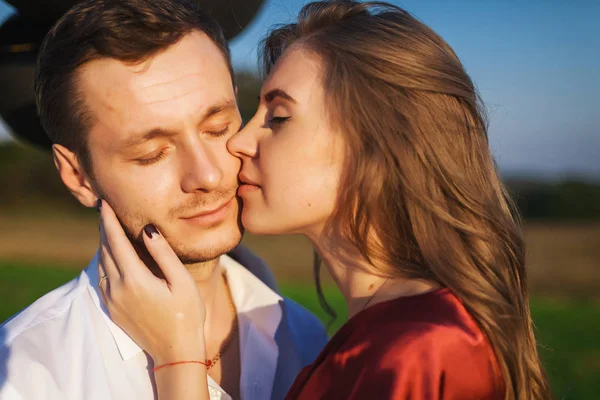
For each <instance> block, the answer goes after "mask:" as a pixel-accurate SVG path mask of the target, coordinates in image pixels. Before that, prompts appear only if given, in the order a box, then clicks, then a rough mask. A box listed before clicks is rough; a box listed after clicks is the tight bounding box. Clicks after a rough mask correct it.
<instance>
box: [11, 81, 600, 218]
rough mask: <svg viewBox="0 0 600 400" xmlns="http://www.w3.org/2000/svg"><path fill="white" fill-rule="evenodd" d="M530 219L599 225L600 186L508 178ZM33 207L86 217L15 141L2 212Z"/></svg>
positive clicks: (38, 155)
mask: <svg viewBox="0 0 600 400" xmlns="http://www.w3.org/2000/svg"><path fill="white" fill-rule="evenodd" d="M236 83H237V85H238V104H239V107H240V112H241V114H242V118H243V119H244V121H245V122H247V121H248V120H249V119H250V118H251V117H252V115H253V114H254V112H255V111H256V108H257V106H258V95H259V93H260V84H261V82H260V80H259V79H258V78H257V77H256V76H255V75H254V74H253V73H251V72H247V71H242V72H240V73H238V74H237V75H236ZM505 183H506V184H507V186H508V188H509V191H510V193H511V195H512V196H513V198H514V199H515V200H516V203H517V205H518V207H519V210H520V212H521V214H522V215H523V216H524V218H525V219H526V220H592V219H593V220H600V182H590V181H584V180H577V179H569V180H563V181H548V180H545V181H544V180H536V179H523V178H518V177H515V178H506V179H505ZM32 207H36V208H43V209H45V210H47V209H65V210H66V209H68V210H69V212H74V211H75V212H77V210H79V212H86V211H85V210H84V209H83V207H81V206H80V205H79V203H78V202H77V201H76V200H75V199H74V198H73V197H72V196H71V195H70V193H69V192H68V191H67V189H66V188H65V187H64V186H63V184H62V182H61V180H60V178H59V176H58V173H57V171H56V169H55V168H54V165H53V161H52V156H51V154H50V153H49V152H46V151H43V150H39V149H36V148H33V147H31V146H28V145H24V144H19V143H15V142H5V143H0V209H4V210H13V209H20V210H26V209H30V208H32Z"/></svg>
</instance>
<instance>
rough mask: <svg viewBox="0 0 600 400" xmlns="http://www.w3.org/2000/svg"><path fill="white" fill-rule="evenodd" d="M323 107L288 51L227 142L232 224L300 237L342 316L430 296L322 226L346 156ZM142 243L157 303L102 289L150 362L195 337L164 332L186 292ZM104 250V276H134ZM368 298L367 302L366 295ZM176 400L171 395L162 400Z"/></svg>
mask: <svg viewBox="0 0 600 400" xmlns="http://www.w3.org/2000/svg"><path fill="white" fill-rule="evenodd" d="M325 100H326V94H325V93H324V89H323V83H322V69H321V64H320V60H318V59H316V58H315V57H314V56H313V55H312V54H310V53H306V52H304V51H303V50H302V48H297V49H293V48H292V49H290V50H288V51H287V52H286V53H285V54H284V55H283V56H282V57H281V58H280V59H279V60H278V61H277V64H276V65H275V67H274V68H273V70H272V71H271V74H270V75H269V77H268V78H267V80H266V81H265V83H264V86H263V88H262V90H261V95H260V105H259V108H258V111H257V113H256V115H255V116H254V117H253V118H252V120H251V121H249V122H248V124H247V125H246V126H245V127H244V128H243V129H242V130H241V131H239V132H238V133H237V134H235V135H234V136H232V137H231V138H230V139H229V141H228V143H227V147H228V149H229V151H230V152H231V153H232V154H233V155H235V156H237V157H239V158H240V159H241V160H242V168H241V170H240V174H239V179H240V182H241V185H240V187H239V189H238V194H239V196H240V197H241V198H242V202H243V209H242V216H241V219H242V222H243V224H244V226H245V228H246V229H248V230H249V231H251V232H253V233H257V234H291V233H299V234H304V235H306V236H307V237H308V238H309V239H310V240H311V241H312V242H313V245H314V246H315V248H316V249H317V251H318V252H319V254H320V256H321V257H322V258H323V260H324V262H325V264H326V265H327V267H328V269H329V272H330V273H331V275H332V277H333V278H334V280H335V281H336V283H337V285H338V287H339V289H340V290H341V292H342V293H343V295H344V297H345V299H346V303H347V306H348V314H349V316H353V315H355V314H356V313H358V312H359V311H361V310H362V309H363V308H364V307H365V306H366V305H367V303H368V304H369V306H372V305H374V304H377V303H380V302H382V301H386V300H390V299H393V298H396V297H399V296H410V295H414V294H418V293H423V292H426V291H429V290H432V289H435V288H436V287H437V285H436V284H435V283H433V282H426V281H420V280H415V279H402V278H394V279H389V278H387V277H382V276H381V275H379V274H377V272H376V271H375V270H374V268H373V266H372V265H370V264H369V263H368V262H367V261H366V260H364V259H363V258H362V257H361V256H360V253H359V252H358V250H357V249H356V248H355V247H353V246H352V245H351V244H350V243H349V242H348V241H347V240H344V239H343V238H342V237H341V235H339V234H336V233H334V234H333V235H328V234H326V233H327V231H326V230H325V227H326V225H327V223H328V222H329V221H330V218H331V216H332V215H333V213H334V211H335V207H336V204H337V193H338V190H339V184H340V180H341V176H342V173H343V166H344V164H345V158H346V151H345V146H344V144H345V143H344V138H343V132H340V131H339V129H337V128H336V124H334V123H332V121H331V118H330V115H329V113H328V111H329V110H328V109H327V108H326V101H325ZM102 221H103V224H105V226H107V227H109V226H110V225H112V224H115V223H116V221H114V218H111V216H110V213H107V212H103V215H102ZM109 236H111V235H109ZM114 236H118V235H114ZM121 236H122V235H121ZM146 245H147V246H148V248H149V249H150V252H151V253H152V255H153V257H154V258H155V259H163V260H164V261H162V262H158V265H159V266H160V267H161V268H162V269H163V270H165V271H169V275H170V278H169V291H168V293H167V295H166V296H165V297H166V300H164V301H160V302H159V301H154V300H153V299H151V298H148V300H146V298H147V297H144V300H143V301H144V303H143V304H138V302H139V301H140V300H139V299H136V298H135V296H133V295H132V294H131V293H127V292H126V291H123V290H118V289H117V291H113V290H112V289H111V291H110V294H108V295H107V296H108V297H109V298H108V302H107V304H108V306H109V308H112V309H113V310H118V317H119V320H120V321H121V322H122V324H127V326H128V327H129V330H128V333H129V334H131V335H132V336H133V337H137V338H139V339H140V340H143V341H144V342H146V343H158V344H155V345H151V346H152V347H153V348H152V349H148V351H149V352H150V354H152V355H153V357H157V358H158V359H169V358H172V359H185V357H187V353H188V352H189V349H194V348H195V347H197V343H199V342H201V339H199V340H196V339H194V337H193V335H192V336H191V339H187V338H188V336H190V335H181V334H179V335H178V334H177V332H170V331H165V330H164V326H165V325H166V324H168V323H169V321H172V320H173V316H174V315H177V313H178V312H180V310H181V309H182V308H183V309H185V308H186V302H185V299H189V298H191V297H193V293H191V292H190V290H189V288H186V287H185V285H184V284H180V283H178V281H180V280H183V279H182V278H184V276H185V275H186V272H185V269H183V268H181V267H180V266H179V267H178V261H176V260H172V258H170V257H168V254H169V249H168V247H165V246H162V244H161V238H157V239H153V240H146ZM113 252H114V255H115V259H116V264H117V266H116V267H115V268H114V270H115V272H114V273H113V276H115V277H118V275H119V274H123V273H125V274H127V273H134V269H135V268H134V264H135V263H133V264H132V263H130V262H126V261H125V260H127V259H129V258H130V257H131V251H114V250H113ZM307 267H309V266H307ZM117 270H119V271H117ZM109 279H110V278H109ZM144 290H146V291H151V286H150V285H143V287H139V288H137V290H136V291H142V292H143V291H144ZM117 292H118V293H117ZM375 294H377V298H372V296H374V295H375ZM369 300H372V301H370V302H369ZM147 301H150V302H151V304H150V305H148V304H146V302H147ZM144 306H145V307H149V309H152V310H154V312H153V314H152V315H146V316H139V315H135V314H133V313H132V312H131V311H130V310H134V309H138V308H142V307H144ZM190 307H192V306H190ZM188 313H189V314H192V313H193V312H192V310H189V312H188ZM207 315H208V314H207ZM196 322H197V321H187V323H188V324H189V329H187V330H185V329H184V331H193V330H194V328H193V327H194V326H196ZM205 331H206V330H205ZM184 342H185V343H184ZM160 343H178V344H179V345H182V346H183V348H184V349H186V350H185V351H181V352H179V353H176V354H173V352H172V351H165V349H163V348H162V346H160ZM281 350H282V351H285V349H281ZM190 368H191V367H190ZM167 373H168V374H169V378H170V379H171V381H169V380H167V379H163V380H161V382H159V384H158V385H159V388H170V389H174V390H182V388H187V389H189V390H194V391H200V389H202V388H203V386H202V385H203V383H202V382H199V381H198V380H197V379H192V378H190V376H188V375H187V371H186V370H183V369H182V370H179V371H178V370H177V369H173V370H171V371H169V372H167ZM183 398H185V397H181V396H180V397H178V396H176V395H173V396H165V397H164V398H163V399H162V400H165V399H168V400H174V399H177V400H180V399H183Z"/></svg>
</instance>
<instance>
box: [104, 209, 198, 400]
mask: <svg viewBox="0 0 600 400" xmlns="http://www.w3.org/2000/svg"><path fill="white" fill-rule="evenodd" d="M100 214H101V219H100V238H101V249H100V259H99V263H98V276H99V277H100V278H99V284H98V286H99V289H100V292H101V294H102V299H103V301H104V303H105V304H106V306H107V308H108V310H109V312H110V316H111V318H112V320H113V321H114V322H115V323H116V324H117V325H119V326H120V327H121V328H122V329H123V330H124V331H125V332H127V334H128V335H129V336H130V337H131V338H132V339H133V340H134V341H135V342H136V343H137V344H138V345H139V346H140V347H142V348H143V349H144V350H145V351H146V352H147V353H148V354H150V356H151V357H152V359H153V361H154V370H155V379H156V385H157V390H158V398H159V399H160V400H190V399H197V400H208V399H209V394H208V382H207V380H208V378H207V371H206V348H205V344H204V343H205V342H204V320H205V317H206V310H205V308H204V303H203V302H202V298H201V297H200V294H199V293H198V289H197V288H196V284H195V282H194V279H193V278H192V276H191V275H190V274H189V273H188V271H187V270H186V268H185V266H184V265H183V264H182V263H181V262H180V261H179V258H178V257H177V255H176V254H175V253H174V252H173V250H172V249H171V247H170V246H169V244H168V243H167V241H166V240H165V239H164V238H163V236H162V235H161V234H160V232H158V231H157V230H156V229H155V228H154V227H151V226H148V227H146V228H145V229H144V232H145V233H144V235H143V237H144V243H145V244H146V247H147V249H148V252H149V253H150V255H151V256H152V258H153V259H154V261H155V262H156V264H157V265H158V267H159V268H160V269H161V271H162V272H163V274H164V279H160V278H157V277H156V276H154V274H152V272H150V270H149V269H148V267H147V266H146V265H145V264H144V263H143V262H142V261H141V260H140V258H139V257H138V255H137V253H136V251H135V249H134V248H133V245H132V244H131V242H130V241H129V239H128V238H127V236H126V235H125V232H124V231H123V228H122V227H121V224H120V223H119V221H118V219H117V217H116V215H115V214H114V212H113V210H112V208H111V207H110V206H109V205H108V203H106V202H105V201H102V203H101V206H100Z"/></svg>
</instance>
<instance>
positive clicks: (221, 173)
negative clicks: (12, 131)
mask: <svg viewBox="0 0 600 400" xmlns="http://www.w3.org/2000/svg"><path fill="white" fill-rule="evenodd" d="M232 81H233V74H232V68H231V62H230V58H229V51H228V48H227V43H226V41H225V39H224V37H223V34H222V32H221V30H220V29H219V27H218V26H217V25H216V24H215V23H214V22H213V21H212V20H210V19H209V18H208V17H207V16H206V15H204V14H202V13H201V12H199V11H198V10H197V8H196V6H195V5H194V4H193V3H191V2H187V1H185V0H177V1H174V0H87V1H84V2H83V3H80V4H79V5H77V6H75V7H74V8H73V9H71V10H70V11H69V12H68V13H67V14H66V15H65V16H64V17H63V18H62V19H61V20H60V21H58V23H57V24H56V25H55V26H54V27H53V29H52V30H51V31H50V32H49V34H48V36H47V37H46V40H45V41H44V44H43V46H42V48H41V50H40V56H39V61H38V69H37V74H36V82H35V91H36V99H37V103H38V110H39V114H40V117H41V120H42V124H43V125H44V128H45V130H46V132H47V134H48V136H49V137H50V138H51V139H52V141H53V143H54V146H53V151H54V161H55V164H56V167H57V168H58V171H59V174H60V176H61V178H62V180H63V182H64V184H65V185H66V186H67V188H68V189H69V190H70V191H71V192H72V193H73V195H74V196H75V197H76V198H77V199H78V200H79V201H80V202H81V204H83V205H84V206H87V207H94V206H95V205H96V203H97V201H98V199H99V198H103V199H105V200H106V201H107V202H108V203H109V204H110V205H111V206H112V207H113V209H114V210H115V212H116V213H117V215H118V217H119V219H120V221H121V223H122V225H123V227H124V229H125V231H126V232H127V234H128V236H129V238H130V239H131V241H132V242H133V243H134V245H135V246H136V248H137V249H138V251H139V252H140V254H141V255H143V254H144V248H143V244H142V243H143V242H142V239H141V235H142V230H143V227H144V226H146V225H147V224H149V223H152V224H154V225H155V226H156V227H157V228H158V229H159V230H160V232H161V233H162V234H163V235H164V237H165V238H166V239H167V240H168V241H169V243H170V245H171V246H172V248H173V249H174V250H175V251H176V253H177V255H178V256H179V258H180V259H181V260H182V261H183V262H184V263H185V264H186V266H187V267H188V270H189V271H190V272H191V273H192V275H193V276H194V278H195V281H196V283H197V286H198V290H199V291H200V293H201V294H202V297H203V300H204V303H205V304H206V309H207V317H206V346H207V355H208V357H209V359H211V360H212V361H213V365H212V366H211V368H210V369H209V370H208V374H209V384H210V387H211V388H210V393H211V396H212V397H213V398H215V399H225V398H229V396H231V397H233V398H242V399H268V398H274V399H280V398H283V397H284V395H285V393H286V392H287V389H288V388H289V386H290V385H291V384H292V382H293V379H294V378H295V376H296V374H297V373H298V372H299V370H300V369H301V368H302V367H303V366H304V365H306V364H308V363H310V362H312V361H313V360H314V358H315V357H316V355H317V353H318V352H319V351H320V349H321V348H322V346H323V345H324V343H325V342H326V340H327V338H326V334H325V332H324V329H323V327H322V325H321V324H320V323H319V322H318V321H317V320H316V318H315V317H314V316H312V315H311V314H309V313H308V312H307V311H305V310H304V309H302V308H300V307H299V306H298V305H296V304H294V303H292V302H291V301H289V300H284V299H282V297H281V296H279V295H278V294H277V293H276V292H274V291H273V290H271V289H270V288H269V287H268V286H267V285H265V284H264V283H262V282H261V281H260V280H259V279H257V278H256V277H255V276H254V275H252V274H251V273H250V272H248V270H247V269H246V268H244V267H242V266H241V265H240V264H239V263H238V262H236V261H235V260H233V259H232V258H230V257H228V256H226V255H224V254H225V253H227V252H228V251H230V250H231V249H233V248H234V247H236V245H238V243H239V242H240V240H241V230H240V226H239V224H238V214H239V209H240V203H239V199H238V198H237V197H236V189H237V186H238V181H237V173H238V170H239V167H240V161H239V160H238V159H236V158H235V157H233V156H231V155H230V154H229V153H228V152H227V149H226V146H225V144H226V141H227V139H228V138H229V137H230V135H232V134H233V133H235V132H236V131H237V130H238V129H239V128H240V125H241V118H240V114H239V112H238V109H237V106H236V98H235V88H234V85H233V82H232ZM73 245H74V246H76V243H74V244H73ZM223 274H224V275H225V277H226V279H224V278H223ZM101 281H102V279H99V278H98V274H97V258H95V259H94V260H93V261H92V262H91V264H90V266H89V267H88V268H87V269H86V270H85V271H84V272H83V273H82V274H81V275H80V276H79V278H77V279H75V280H74V281H72V282H70V283H68V284H66V285H65V286H63V287H61V288H58V289H56V290H55V291H53V292H51V293H49V294H47V295H46V296H44V297H42V298H41V299H39V300H38V301H37V302H35V303H34V304H33V305H31V306H30V307H29V308H27V309H25V310H24V311H22V312H21V313H19V314H18V315H16V316H15V317H13V318H12V319H11V320H9V321H8V322H6V323H5V324H4V325H3V326H2V327H1V331H0V337H3V346H2V348H1V349H0V399H2V400H16V399H102V400H106V399H151V398H155V397H156V393H155V387H154V384H153V373H152V360H151V359H149V357H148V356H147V355H146V354H145V353H144V352H143V351H142V350H141V349H140V347H139V346H137V345H136V344H135V343H134V342H133V340H132V339H131V338H129V337H128V336H127V335H126V334H125V333H124V331H123V330H121V329H120V328H119V327H118V326H116V325H115V324H114V323H113V322H112V321H111V320H110V316H109V315H108V313H107V312H106V309H105V307H104V306H103V303H102V301H101V299H100V297H99V292H98V284H100V283H101ZM165 329H169V327H165Z"/></svg>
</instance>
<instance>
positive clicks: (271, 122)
mask: <svg viewBox="0 0 600 400" xmlns="http://www.w3.org/2000/svg"><path fill="white" fill-rule="evenodd" d="M290 118H291V117H279V116H273V117H271V119H269V127H271V126H273V125H281V124H283V123H284V122H286V121H287V120H289V119H290Z"/></svg>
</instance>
